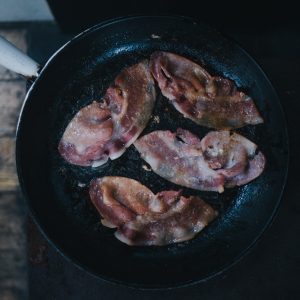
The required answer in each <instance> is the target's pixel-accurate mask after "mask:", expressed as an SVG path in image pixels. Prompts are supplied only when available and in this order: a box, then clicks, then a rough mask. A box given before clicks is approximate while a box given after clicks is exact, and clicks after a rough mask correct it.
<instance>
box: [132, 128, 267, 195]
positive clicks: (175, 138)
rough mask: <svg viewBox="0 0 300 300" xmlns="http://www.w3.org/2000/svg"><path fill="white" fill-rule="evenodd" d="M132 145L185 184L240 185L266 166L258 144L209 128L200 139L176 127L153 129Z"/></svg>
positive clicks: (219, 188) (175, 180)
mask: <svg viewBox="0 0 300 300" xmlns="http://www.w3.org/2000/svg"><path fill="white" fill-rule="evenodd" d="M134 146H135V147H136V149H137V150H138V151H139V152H140V154H141V157H142V158H143V159H144V160H145V161H146V162H147V163H148V164H149V165H150V166H151V168H152V170H153V171H154V172H155V173H157V174H158V175H160V176H161V177H163V178H165V179H167V180H169V181H171V182H173V183H176V184H178V185H182V186H185V187H189V188H193V189H197V190H203V191H217V192H219V193H222V192H223V191H224V187H234V186H240V185H243V184H246V183H248V182H250V181H251V180H253V179H255V178H256V177H258V176H259V175H260V174H261V173H262V171H263V169H264V166H265V158H264V156H263V154H262V153H261V152H259V153H258V154H255V152H256V148H257V146H256V145H255V144H254V143H252V142H251V141H249V140H248V139H246V138H245V137H243V136H241V135H239V134H237V133H233V134H231V133H230V131H226V130H224V131H212V132H210V133H208V134H207V135H206V136H205V137H204V138H203V139H202V141H200V139H199V138H198V137H197V136H195V135H194V134H192V133H191V132H189V131H187V130H183V129H178V130H177V132H176V133H172V132H170V131H154V132H152V133H150V134H147V135H145V136H143V137H141V138H140V139H138V140H137V141H136V142H135V143H134Z"/></svg>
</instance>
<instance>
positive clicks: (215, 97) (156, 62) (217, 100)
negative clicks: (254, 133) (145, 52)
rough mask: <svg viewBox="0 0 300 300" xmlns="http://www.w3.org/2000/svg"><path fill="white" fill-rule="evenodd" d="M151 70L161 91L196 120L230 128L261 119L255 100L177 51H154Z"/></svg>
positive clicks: (218, 127)
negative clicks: (174, 52)
mask: <svg viewBox="0 0 300 300" xmlns="http://www.w3.org/2000/svg"><path fill="white" fill-rule="evenodd" d="M150 67H151V72H152V74H153V76H154V78H155V79H156V81H157V82H158V85H159V87H160V89H161V92H162V94H163V95H164V96H165V97H167V98H168V99H169V100H171V103H172V104H173V105H174V107H175V108H176V109H177V110H178V111H179V112H180V113H182V114H183V115H184V117H186V118H189V119H191V120H193V121H194V122H196V123H197V124H200V125H203V126H206V127H210V128H216V129H232V128H239V127H243V126H245V125H248V124H251V125H256V124H260V123H263V119H262V117H261V116H260V114H259V112H258V110H257V108H256V106H255V104H254V101H253V100H252V99H251V98H250V97H249V96H247V95H246V94H244V93H243V92H240V91H238V90H237V88H236V86H235V84H234V83H233V82H232V81H231V80H229V79H226V78H223V77H219V76H211V75H210V74H209V73H208V72H207V71H206V70H205V69H204V68H202V67H201V66H200V65H198V64H196V63H194V62H192V61H191V60H189V59H187V58H184V57H182V56H180V55H177V54H173V53H169V52H154V53H153V54H152V55H151V59H150Z"/></svg>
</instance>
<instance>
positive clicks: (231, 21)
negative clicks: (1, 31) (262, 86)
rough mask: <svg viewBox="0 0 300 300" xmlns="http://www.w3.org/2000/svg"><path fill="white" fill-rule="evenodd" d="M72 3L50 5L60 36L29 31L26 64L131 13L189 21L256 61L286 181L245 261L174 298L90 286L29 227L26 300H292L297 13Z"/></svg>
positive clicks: (257, 7) (232, 6)
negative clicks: (285, 144)
mask: <svg viewBox="0 0 300 300" xmlns="http://www.w3.org/2000/svg"><path fill="white" fill-rule="evenodd" d="M74 2H75V1H71V0H65V1H61V0H48V3H49V4H50V6H51V9H52V11H53V13H54V15H55V16H56V18H57V21H58V24H59V26H60V28H58V27H57V26H55V25H53V24H41V25H40V26H36V25H32V26H31V27H30V29H29V33H28V39H29V55H30V56H32V57H33V58H35V59H36V60H37V61H40V62H45V61H46V60H47V59H48V58H49V56H50V55H51V54H52V53H53V52H54V51H55V50H56V49H57V48H58V47H59V46H60V45H62V43H63V42H64V41H67V40H68V39H69V38H70V37H72V36H73V35H74V34H75V33H78V32H79V31H80V30H82V29H85V28H86V27H88V26H90V25H94V24H96V23H97V22H99V21H102V20H105V19H108V18H111V17H116V16H123V15H129V14H130V15H132V14H137V13H140V14H179V15H186V16H192V17H194V18H195V19H198V20H200V21H201V22H206V23H208V24H209V25H211V26H213V27H215V28H217V29H218V30H219V31H221V32H222V33H224V34H225V35H227V36H229V37H231V38H232V39H234V40H235V41H236V42H237V43H238V44H240V45H241V46H242V47H243V48H244V49H246V51H247V52H249V53H250V55H251V56H252V57H254V59H256V60H257V61H258V63H259V64H260V65H261V67H262V69H263V70H264V71H265V72H266V74H267V76H268V77H269V79H270V80H271V82H272V83H273V85H274V87H275V89H276V90H277V92H278V95H279V98H280V100H281V103H282V106H283V108H284V111H285V114H286V118H287V123H288V131H289V138H290V148H291V151H290V169H289V177H288V182H287V186H286V188H285V192H284V196H283V199H282V204H281V206H280V208H279V211H278V215H277V217H276V218H275V220H274V222H273V224H272V226H271V227H270V228H269V229H268V230H267V231H266V232H265V234H264V235H263V237H262V238H261V240H260V241H259V242H258V244H257V245H256V246H255V247H254V249H253V250H252V251H251V253H249V254H248V255H247V256H246V257H245V258H244V259H242V260H241V261H240V262H239V263H238V264H237V265H235V266H234V267H232V268H231V269H230V270H229V271H227V272H226V273H223V274H221V275H219V276H217V277H215V278H213V279H212V280H210V281H208V282H206V283H202V284H198V285H194V286H192V287H188V288H179V289H175V290H172V291H171V290H168V291H139V290H134V289H129V288H125V287H118V286H116V285H112V284H109V283H105V282H103V281H101V280H99V279H97V278H94V277H92V276H90V275H88V274H86V273H85V272H84V271H81V270H79V269H78V268H77V267H76V266H74V265H72V264H71V263H69V262H68V261H66V260H65V259H64V258H63V257H61V256H60V255H59V254H58V253H57V252H56V251H55V250H54V249H53V248H52V246H50V245H48V244H47V242H46V241H45V240H44V238H43V237H42V236H41V235H40V233H39V232H38V231H37V229H36V228H35V226H34V225H33V224H32V223H31V222H29V228H28V237H29V241H28V247H29V251H28V254H29V299H33V300H35V299H89V300H90V299H91V300H92V299H122V300H124V299H133V300H135V299H145V300H147V299H166V300H167V299H188V300H189V299H192V300H194V299H298V298H299V297H300V296H299V295H300V284H299V283H300V239H299V236H300V199H299V198H300V197H299V196H298V190H297V185H298V179H299V177H300V176H299V175H298V167H299V156H298V151H299V150H298V148H299V146H300V145H299V144H300V143H299V140H300V139H299V133H298V131H299V130H298V128H299V127H300V126H299V123H298V121H299V120H300V117H299V113H300V26H299V25H300V22H299V19H300V17H299V16H298V9H297V8H296V6H295V5H294V6H293V5H292V4H291V3H289V2H286V1H284V2H280V3H279V4H275V3H272V4H271V5H269V6H263V5H262V3H261V4H254V3H253V2H249V3H247V2H244V1H241V2H240V3H233V2H226V3H224V2H222V4H219V3H217V2H211V3H204V2H201V1H186V0H185V1H171V0H165V1H163V0H161V1H151V2H147V3H146V2H142V1H137V0H129V1H109V2H107V1H101V0H100V1H91V0H85V1H77V2H75V3H74ZM265 142H266V143H268V141H265ZM112 263H113V262H112ZM195 263H197V262H195Z"/></svg>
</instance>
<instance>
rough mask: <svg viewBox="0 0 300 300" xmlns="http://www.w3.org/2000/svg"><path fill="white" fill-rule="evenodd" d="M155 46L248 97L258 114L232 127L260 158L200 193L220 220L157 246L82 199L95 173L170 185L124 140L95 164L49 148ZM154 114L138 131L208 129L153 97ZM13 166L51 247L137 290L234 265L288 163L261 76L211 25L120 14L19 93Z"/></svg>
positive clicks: (272, 99) (265, 220)
mask: <svg viewBox="0 0 300 300" xmlns="http://www.w3.org/2000/svg"><path fill="white" fill-rule="evenodd" d="M155 50H164V51H171V52H174V53H178V54H182V55H184V56H186V57H188V58H191V59H193V60H194V61H197V62H200V63H202V64H203V65H205V67H206V68H207V70H209V71H210V72H211V73H212V74H218V75H221V76H225V77H227V78H230V79H232V80H234V81H235V82H236V84H237V85H238V87H239V88H240V89H241V90H243V91H245V92H247V93H248V94H250V95H251V96H252V97H253V98H254V99H255V102H256V104H257V106H258V108H259V110H260V112H261V113H262V116H263V118H264V120H265V123H264V124H263V125H259V126H247V127H245V128H243V129H242V130H238V132H241V133H242V134H244V135H245V136H246V137H248V138H250V139H251V140H253V141H254V142H255V143H257V144H258V145H259V147H260V149H261V150H262V151H263V153H264V154H265V155H266V158H267V166H266V169H265V171H264V173H263V174H262V175H261V176H260V177H259V178H258V179H256V180H255V181H253V182H251V183H250V184H248V185H246V186H243V187H240V188H235V189H230V190H226V191H225V193H224V194H221V195H218V194H217V193H212V192H206V193H204V192H197V191H194V190H189V189H183V193H184V194H186V195H188V194H196V195H200V196H202V197H203V198H204V199H205V200H207V201H208V202H209V203H211V204H212V205H213V206H214V207H216V208H218V210H219V211H220V216H219V217H218V218H217V219H216V220H215V221H214V222H213V223H212V224H211V225H210V226H208V227H207V228H206V229H205V230H204V231H203V232H202V233H201V234H199V235H198V236H197V237H196V238H195V239H193V240H191V241H188V242H184V243H179V244H175V245H170V246H164V247H129V246H127V245H125V244H122V243H121V242H119V241H118V240H116V239H115V238H114V236H113V231H114V230H111V229H108V228H105V227H103V226H102V225H101V224H100V221H99V215H98V214H97V212H96V211H95V209H94V208H93V206H92V205H91V204H90V201H89V197H88V186H87V185H88V184H89V181H90V180H91V179H92V178H94V177H101V176H105V175H119V176H126V177H130V178H134V179H137V180H139V181H140V182H142V183H143V184H145V185H146V186H147V187H149V188H150V189H152V191H153V192H155V193H156V192H158V191H162V190H169V189H179V188H180V187H179V186H176V185H175V184H171V183H169V182H167V181H166V180H164V179H162V178H161V177H159V176H157V175H155V174H153V173H152V172H147V171H146V170H144V169H143V168H142V165H143V164H145V163H144V162H143V161H142V160H141V159H140V157H139V155H138V153H137V151H135V149H134V147H133V146H131V147H130V148H129V149H128V151H127V152H126V153H125V154H124V155H123V156H122V157H121V158H120V159H117V160H115V161H112V162H109V163H107V164H106V165H104V166H103V167H99V168H95V169H92V168H83V167H76V166H72V165H69V164H68V163H66V162H65V161H64V160H63V159H62V158H61V157H60V155H59V153H58V151H57V145H58V142H59V140H60V138H61V136H62V134H63V131H64V129H65V127H66V126H67V124H68V122H69V121H70V120H71V119H72V117H73V116H74V114H75V113H76V112H77V111H78V110H79V109H80V108H81V107H83V106H85V105H87V104H88V103H90V102H91V101H92V100H93V99H100V98H101V96H102V95H103V94H104V92H105V90H106V89H107V87H108V85H109V84H110V83H111V82H112V81H113V79H114V78H115V76H116V75H117V74H118V73H119V72H120V71H121V70H122V69H123V68H125V67H127V66H130V65H132V64H134V63H136V62H139V61H140V60H142V59H145V58H147V57H149V55H150V54H151V53H152V52H153V51H155ZM153 115H154V116H155V115H158V116H159V117H160V123H159V124H157V123H155V122H154V121H153V120H151V121H150V123H149V125H148V126H147V128H146V129H145V131H144V132H143V134H145V133H148V132H151V131H153V130H155V129H158V128H160V129H170V130H175V129H176V128H177V127H183V128H186V129H189V130H191V131H192V132H194V133H196V134H197V135H199V136H200V137H201V136H203V135H204V134H205V133H206V132H208V131H209V130H208V129H206V128H204V127H201V126H198V125H196V124H194V123H193V122H192V121H189V120H188V119H184V118H183V117H182V116H181V115H180V114H179V113H177V112H176V111H175V110H174V109H173V107H172V106H171V105H170V104H169V103H168V101H167V100H166V99H165V98H164V97H162V96H161V94H160V95H159V97H158V99H157V103H156V106H155V110H154V113H153ZM16 147H17V148H16V158H17V169H18V175H19V179H20V184H21V187H22V190H23V192H24V195H25V198H26V200H27V203H28V206H29V207H30V210H31V212H32V215H33V216H34V218H35V220H36V222H37V224H38V225H39V226H40V228H41V230H42V231H43V232H44V233H45V235H46V236H47V238H48V239H49V240H50V241H51V242H52V244H53V245H54V246H55V247H57V248H58V249H59V251H60V252H61V253H62V254H63V255H64V256H65V257H67V258H69V259H70V260H71V261H73V262H75V263H76V264H77V265H78V266H80V267H81V268H83V269H84V270H87V271H88V272H91V273H93V274H95V275H96V276H98V277H101V278H103V279H105V280H108V281H112V282H116V283H121V284H124V285H128V286H133V287H139V288H170V287H178V286H180V285H186V284H190V283H194V282H199V281H203V280H207V279H208V278H210V277H212V276H213V275H215V274H218V273H220V272H222V271H224V270H225V269H227V268H228V267H229V266H231V265H232V264H233V263H234V262H236V261H238V260H239V259H240V258H241V257H242V256H243V255H244V254H245V253H246V252H247V251H248V250H249V249H250V247H251V246H253V245H254V243H255V242H256V241H257V239H258V238H259V237H260V236H261V234H262V233H263V231H264V230H265V229H266V227H267V225H268V224H270V222H271V220H272V218H273V216H274V214H275V212H276V209H277V207H278V204H279V201H280V198H281V194H282V190H283V187H284V184H285V179H286V173H287V163H288V141H287V132H286V123H285V120H284V116H283V113H282V110H281V107H280V103H279V100H278V97H277V95H276V93H275V91H274V89H273V87H272V85H271V84H270V82H269V81H268V79H267V77H266V75H265V74H264V73H263V71H262V70H261V69H260V67H259V66H258V65H257V64H256V63H255V62H254V61H253V59H252V58H251V57H250V56H249V55H248V54H247V53H246V52H245V51H244V50H242V49H241V48H240V47H239V46H237V45H236V44H235V43H233V42H232V41H230V40H228V39H227V38H225V37H224V36H222V35H221V34H219V33H218V32H216V31H215V30H212V29H211V28H208V27H206V26H204V25H198V24H196V23H195V22H194V21H192V20H190V19H187V18H184V17H129V18H123V19H118V20H112V21H108V22H105V23H101V24H99V25H96V26H95V27H92V28H91V29H89V30H87V31H85V32H83V33H82V34H80V35H79V36H77V37H76V38H74V39H73V40H71V41H70V42H69V43H67V44H66V45H65V46H64V47H62V48H61V49H60V50H59V51H58V52H57V53H56V54H55V55H54V56H53V57H52V58H51V59H50V60H49V61H48V63H47V64H46V65H45V66H44V68H43V69H42V70H41V71H40V74H39V76H38V78H37V79H36V81H35V82H34V84H33V85H32V87H31V89H30V91H29V92H28V95H27V97H26V101H25V104H24V106H23V109H22V113H21V116H20V119H19V124H18V129H17V145H16Z"/></svg>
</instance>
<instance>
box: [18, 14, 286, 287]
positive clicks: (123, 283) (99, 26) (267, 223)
mask: <svg viewBox="0 0 300 300" xmlns="http://www.w3.org/2000/svg"><path fill="white" fill-rule="evenodd" d="M145 18H151V19H155V18H163V19H167V18H169V19H174V20H188V21H190V22H192V23H194V24H197V26H199V25H201V24H202V23H199V22H197V21H195V20H194V19H192V18H190V17H184V16H175V15H162V16H147V15H135V16H129V17H120V18H115V19H110V20H106V21H104V22H101V23H99V24H96V25H94V26H92V27H90V28H88V29H86V30H84V31H82V32H81V33H79V34H78V35H76V36H75V37H73V38H72V39H71V40H69V41H68V42H67V43H65V44H64V45H63V46H61V47H60V48H59V49H58V50H57V51H56V52H55V53H54V54H53V55H52V56H51V57H50V58H49V59H48V60H47V62H46V63H45V65H44V66H43V67H42V69H41V70H40V72H39V76H38V77H37V78H36V80H35V81H34V82H33V84H32V85H31V87H30V88H29V90H28V92H27V94H26V96H25V99H24V102H23V105H22V108H21V111H20V115H19V118H18V123H17V129H16V149H15V150H16V151H15V157H16V165H17V174H18V179H19V182H20V187H21V190H22V194H23V196H24V200H25V202H26V205H27V207H28V208H29V212H30V214H31V216H32V218H33V220H34V223H35V224H36V225H37V227H38V228H39V230H40V232H41V233H42V235H43V236H44V237H45V239H46V240H47V242H48V243H49V244H50V245H51V246H53V247H54V249H57V251H58V252H59V253H60V255H62V256H63V257H64V258H65V259H66V260H67V261H68V262H72V264H74V265H75V266H76V267H78V268H79V269H80V270H84V271H85V272H87V273H89V274H90V275H92V276H94V277H95V278H98V279H101V280H103V281H105V282H107V283H113V284H116V285H120V286H126V287H129V288H134V289H140V290H167V289H174V288H181V287H188V286H192V285H196V284H199V283H204V282H206V281H208V280H210V279H212V278H214V277H217V276H218V275H220V274H222V273H224V272H227V271H228V270H229V269H230V268H231V267H233V266H234V265H236V264H237V263H238V262H239V261H240V260H241V259H242V258H243V257H245V256H246V255H247V254H248V253H250V251H251V250H252V249H253V248H254V246H255V245H256V244H257V243H258V241H259V240H260V239H261V238H262V236H263V234H264V233H265V232H266V230H267V229H268V228H269V227H270V226H271V224H272V222H273V221H274V219H275V216H276V215H277V213H278V210H279V206H280V204H281V201H282V196H283V193H284V188H285V186H286V182H287V176H288V167H289V160H290V155H289V154H290V150H289V137H288V132H287V122H286V116H285V113H284V111H283V109H282V105H281V102H280V99H279V97H278V95H277V92H276V90H275V88H274V87H273V85H272V83H271V81H270V80H269V78H268V77H267V75H266V74H265V72H264V71H263V70H262V68H261V67H260V65H259V64H258V63H257V61H256V60H255V59H254V58H253V57H252V56H250V55H249V54H248V52H247V51H246V50H245V49H243V48H242V47H241V46H240V45H239V44H238V43H236V42H235V41H234V40H233V39H232V38H228V37H227V36H226V39H229V40H230V41H233V42H234V44H235V45H236V47H238V49H239V50H240V51H242V52H243V54H244V55H245V56H247V58H248V59H249V60H250V61H251V62H252V63H253V64H254V65H255V66H256V67H257V68H258V69H259V71H260V73H261V74H262V76H263V77H264V79H265V80H266V82H267V84H268V85H269V88H270V89H271V90H272V93H273V94H274V98H276V101H277V103H278V107H279V110H280V114H281V116H282V120H283V125H284V126H283V127H284V128H283V130H284V135H285V137H286V138H287V139H286V148H287V154H286V161H285V169H284V174H283V181H282V186H281V189H280V193H279V195H278V197H277V201H276V202H274V209H273V211H272V213H271V214H270V216H269V218H268V219H266V221H265V223H264V226H263V228H262V229H261V230H260V232H259V234H258V235H257V236H256V238H255V239H253V240H252V242H251V243H249V245H248V247H246V248H245V249H244V250H243V251H241V252H240V254H239V255H237V256H236V257H235V258H233V259H232V260H231V261H230V262H228V263H227V264H225V265H224V266H223V267H222V268H220V270H219V271H214V272H212V273H211V274H209V275H208V276H207V277H205V278H201V279H199V280H197V279H196V280H194V279H192V280H190V281H184V282H179V283H178V282H177V283H171V284H163V285H157V284H154V285H151V284H150V285H149V284H146V285H145V284H141V283H132V282H130V283H128V282H126V281H123V280H116V279H114V278H109V277H106V276H104V275H102V274H101V275H100V274H99V273H97V272H94V271H92V270H90V269H89V268H88V267H87V266H85V265H84V264H82V263H80V262H79V261H78V260H77V259H75V258H74V257H72V256H70V255H69V254H67V253H65V251H64V250H63V249H62V248H61V247H60V246H58V245H56V243H55V242H54V241H53V240H52V239H51V238H50V237H49V236H48V234H47V230H45V229H44V228H43V225H42V224H41V222H40V220H39V217H38V215H37V214H36V212H35V209H34V208H33V206H32V205H31V202H30V201H29V199H30V197H29V195H28V193H27V189H26V185H25V182H24V178H23V174H22V168H21V147H20V132H21V130H20V128H21V126H22V116H23V112H24V108H25V106H26V103H27V100H28V99H29V98H30V95H31V93H32V91H33V89H34V87H35V85H36V83H37V82H38V81H39V79H40V74H43V73H44V72H46V70H47V66H48V65H49V64H50V63H51V62H52V60H53V59H54V58H55V57H56V56H57V55H58V53H60V52H61V51H62V50H63V49H65V48H66V47H68V46H70V45H71V44H72V43H74V42H75V40H76V41H77V40H78V39H79V38H82V37H84V36H85V35H86V34H89V33H91V32H93V31H95V30H99V29H102V28H105V27H106V26H110V25H113V24H115V23H119V22H124V21H128V20H135V19H145ZM203 25H205V24H203ZM205 26H206V25H205ZM222 35H223V36H224V34H222Z"/></svg>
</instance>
